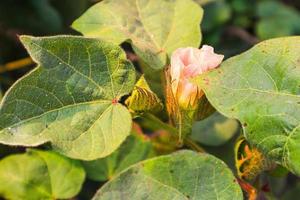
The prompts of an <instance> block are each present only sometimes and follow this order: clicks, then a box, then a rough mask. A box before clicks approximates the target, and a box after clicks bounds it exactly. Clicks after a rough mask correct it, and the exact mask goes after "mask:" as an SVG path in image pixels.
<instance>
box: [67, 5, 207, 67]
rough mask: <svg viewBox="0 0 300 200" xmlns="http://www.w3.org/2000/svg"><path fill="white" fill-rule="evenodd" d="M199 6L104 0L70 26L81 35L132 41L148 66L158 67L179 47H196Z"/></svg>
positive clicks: (198, 27) (199, 15) (199, 37)
mask: <svg viewBox="0 0 300 200" xmlns="http://www.w3.org/2000/svg"><path fill="white" fill-rule="evenodd" d="M202 14H203V11H202V9H201V8H200V7H199V6H198V5H197V4H196V3H195V2H193V1H192V0H173V1H170V0H126V1H122V0H106V1H102V2H100V3H98V4H96V5H94V6H93V7H91V8H90V9H89V10H88V11H87V12H85V13H84V14H83V15H82V16H81V17H80V18H79V19H77V20H76V21H75V22H74V23H73V25H72V27H73V28H74V29H76V30H77V31H79V32H81V33H83V34H84V35H85V36H92V37H99V38H102V39H104V40H107V41H111V42H114V43H115V44H120V43H122V42H125V41H130V42H131V43H132V46H133V49H134V51H135V52H136V53H137V54H138V56H140V58H141V59H142V60H144V61H145V62H146V63H147V64H148V65H149V66H150V67H152V68H155V69H162V68H163V67H164V66H165V64H166V62H167V56H168V55H170V54H171V53H172V52H173V51H174V50H175V49H177V48H179V47H187V46H193V47H198V46H199V45H200V41H201V33H200V22H201V19H202Z"/></svg>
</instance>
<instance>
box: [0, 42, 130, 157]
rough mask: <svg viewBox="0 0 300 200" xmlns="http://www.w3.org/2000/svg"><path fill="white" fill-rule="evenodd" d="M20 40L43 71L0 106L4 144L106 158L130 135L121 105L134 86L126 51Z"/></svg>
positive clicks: (126, 113)
mask: <svg viewBox="0 0 300 200" xmlns="http://www.w3.org/2000/svg"><path fill="white" fill-rule="evenodd" d="M21 40H22V42H23V44H24V45H25V47H26V48H27V50H28V52H29V53H30V55H31V57H32V58H33V59H34V60H35V61H36V62H37V63H38V65H39V66H38V67H37V68H35V69H34V70H33V71H31V72H30V73H29V74H27V75H26V76H24V77H23V78H22V79H20V80H19V81H17V82H16V83H15V84H14V85H13V86H12V87H11V89H10V90H9V91H8V92H7V94H6V96H5V97H4V98H3V101H2V104H1V108H0V118H1V121H0V142H1V143H4V144H9V145H24V146H36V145H39V144H43V143H45V142H50V143H51V144H52V146H53V148H54V149H55V150H56V151H59V152H61V153H63V154H65V155H67V156H70V157H73V158H79V159H83V160H91V159H95V158H100V157H105V156H107V155H109V154H110V153H112V152H113V151H114V150H116V149H117V148H118V146H119V145H120V144H121V143H122V142H123V141H124V140H125V138H126V137H127V136H128V135H129V134H130V129H131V123H132V122H131V116H130V113H129V111H128V110H127V109H126V108H125V107H124V106H122V105H121V104H119V103H118V100H119V99H120V97H121V96H123V95H124V94H127V93H129V92H130V91H131V90H132V89H133V86H134V82H135V72H134V68H133V66H132V64H131V63H130V62H129V61H127V60H126V56H125V53H124V52H123V51H122V50H121V49H120V48H119V47H118V46H115V45H112V44H110V43H107V42H103V41H100V40H98V39H87V38H82V37H73V36H57V37H42V38H35V37H29V36H23V37H21Z"/></svg>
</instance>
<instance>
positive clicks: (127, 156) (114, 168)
mask: <svg viewBox="0 0 300 200" xmlns="http://www.w3.org/2000/svg"><path fill="white" fill-rule="evenodd" d="M153 155H154V149H153V147H152V144H151V142H150V141H148V140H144V139H142V138H141V137H140V136H138V135H135V134H134V135H130V136H129V137H128V138H127V139H126V140H125V142H124V143H123V144H122V145H121V146H120V148H119V149H117V150H116V151H115V152H114V153H112V154H111V155H109V156H107V157H105V158H101V159H97V160H92V161H85V162H83V166H84V168H85V170H86V172H87V176H88V178H90V179H92V180H95V181H106V180H107V179H111V178H112V177H113V176H115V175H116V174H117V173H119V172H121V171H122V170H124V169H125V168H127V167H129V166H130V165H133V164H135V163H137V162H139V161H142V160H145V159H147V158H150V157H151V156H153Z"/></svg>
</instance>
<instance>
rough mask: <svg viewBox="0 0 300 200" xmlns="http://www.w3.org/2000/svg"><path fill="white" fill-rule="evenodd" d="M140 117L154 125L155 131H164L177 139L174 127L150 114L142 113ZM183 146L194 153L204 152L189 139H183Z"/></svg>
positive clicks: (176, 131)
mask: <svg viewBox="0 0 300 200" xmlns="http://www.w3.org/2000/svg"><path fill="white" fill-rule="evenodd" d="M141 117H142V118H144V119H146V120H148V121H150V122H152V124H154V125H155V128H157V129H159V128H160V129H164V130H166V131H168V132H170V133H171V134H173V135H176V137H178V130H177V129H176V128H175V127H173V126H171V125H169V124H166V123H164V122H162V121H161V120H160V119H159V118H158V117H156V116H155V115H153V114H151V113H144V114H143V115H142V116H141ZM184 144H185V145H186V146H188V147H189V148H191V149H193V150H194V151H197V152H205V150H204V149H203V148H202V147H200V146H199V145H198V144H197V143H195V142H194V141H193V140H191V139H190V138H185V139H184Z"/></svg>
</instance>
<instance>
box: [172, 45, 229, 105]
mask: <svg viewBox="0 0 300 200" xmlns="http://www.w3.org/2000/svg"><path fill="white" fill-rule="evenodd" d="M223 58H224V56H223V55H219V54H216V53H214V48H213V47H211V46H208V45H203V47H202V48H201V49H197V48H193V47H188V48H179V49H177V50H176V51H175V52H174V53H173V54H172V57H171V67H170V76H171V87H172V88H171V90H172V93H173V96H174V97H175V98H176V99H177V101H178V104H179V106H180V107H183V108H188V107H189V106H192V107H194V106H195V104H196V103H197V100H198V99H199V98H200V97H201V96H202V95H203V92H202V91H201V89H199V88H198V87H197V85H195V84H193V83H191V82H190V78H193V77H195V76H197V75H199V74H202V73H204V72H207V71H209V70H212V69H214V68H216V67H218V66H219V65H220V63H221V62H222V60H223Z"/></svg>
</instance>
